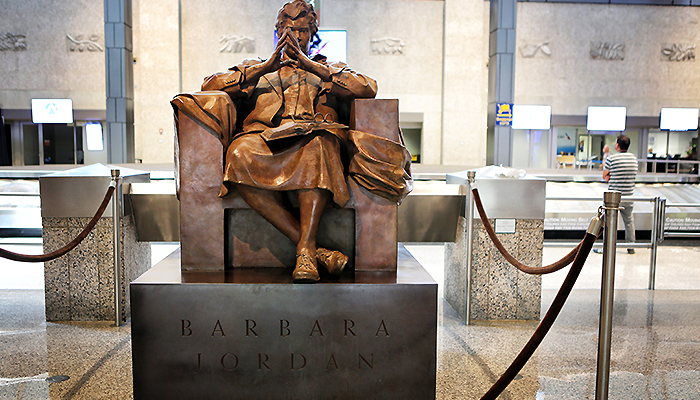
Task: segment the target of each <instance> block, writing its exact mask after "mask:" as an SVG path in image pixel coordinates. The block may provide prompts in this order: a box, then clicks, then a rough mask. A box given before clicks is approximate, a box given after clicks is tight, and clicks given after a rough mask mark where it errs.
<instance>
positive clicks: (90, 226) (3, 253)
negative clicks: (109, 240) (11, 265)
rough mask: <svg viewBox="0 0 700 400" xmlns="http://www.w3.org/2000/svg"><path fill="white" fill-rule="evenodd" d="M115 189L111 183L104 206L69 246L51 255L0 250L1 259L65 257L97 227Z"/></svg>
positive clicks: (32, 259)
mask: <svg viewBox="0 0 700 400" xmlns="http://www.w3.org/2000/svg"><path fill="white" fill-rule="evenodd" d="M114 188H115V184H114V182H112V183H110V185H109V188H108V189H107V193H105V197H104V199H102V204H100V207H99V208H98V209H97V212H96V213H95V215H94V216H93V217H92V219H91V220H90V222H88V224H87V225H86V226H85V228H84V229H83V231H82V232H80V234H79V235H78V236H77V237H76V238H75V239H73V241H71V242H70V243H68V244H67V245H65V246H63V247H61V248H60V249H58V250H55V251H52V252H50V253H46V254H37V255H28V254H19V253H13V252H11V251H8V250H5V249H0V257H3V258H7V259H9V260H13V261H20V262H46V261H51V260H55V259H56V258H58V257H61V256H62V255H65V254H66V253H68V252H69V251H71V250H73V249H74V248H75V247H76V246H77V245H79V244H80V242H82V241H83V239H85V237H87V235H88V234H89V233H90V232H91V231H92V229H93V228H94V227H95V225H97V222H98V221H99V220H100V218H101V217H102V214H104V212H105V209H106V208H107V205H108V204H109V200H110V199H111V198H112V194H114Z"/></svg>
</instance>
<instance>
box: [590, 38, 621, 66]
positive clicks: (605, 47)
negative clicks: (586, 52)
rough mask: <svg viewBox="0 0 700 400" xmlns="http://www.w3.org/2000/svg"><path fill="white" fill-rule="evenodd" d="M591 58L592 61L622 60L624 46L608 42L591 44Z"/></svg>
mask: <svg viewBox="0 0 700 400" xmlns="http://www.w3.org/2000/svg"><path fill="white" fill-rule="evenodd" d="M591 58H592V59H594V60H610V61H614V60H624V59H625V44H624V43H609V42H598V43H593V42H591Z"/></svg>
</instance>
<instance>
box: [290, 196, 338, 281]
mask: <svg viewBox="0 0 700 400" xmlns="http://www.w3.org/2000/svg"><path fill="white" fill-rule="evenodd" d="M297 193H298V196H299V223H300V235H301V236H300V238H299V242H298V243H297V262H296V268H294V272H293V273H292V277H293V278H294V282H297V283H304V282H310V283H312V282H317V281H318V280H319V275H318V267H317V261H316V234H317V233H318V227H319V225H320V223H321V217H322V216H323V211H324V209H325V208H326V204H328V199H329V198H330V192H329V191H327V190H324V189H304V190H299V191H298V192H297Z"/></svg>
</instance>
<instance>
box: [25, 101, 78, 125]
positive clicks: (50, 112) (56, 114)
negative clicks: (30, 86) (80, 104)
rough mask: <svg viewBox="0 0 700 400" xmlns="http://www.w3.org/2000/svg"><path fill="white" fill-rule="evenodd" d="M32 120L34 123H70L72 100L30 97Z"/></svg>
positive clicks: (71, 120)
mask: <svg viewBox="0 0 700 400" xmlns="http://www.w3.org/2000/svg"><path fill="white" fill-rule="evenodd" d="M32 122H33V123H35V124H72V123H73V100H71V99H32Z"/></svg>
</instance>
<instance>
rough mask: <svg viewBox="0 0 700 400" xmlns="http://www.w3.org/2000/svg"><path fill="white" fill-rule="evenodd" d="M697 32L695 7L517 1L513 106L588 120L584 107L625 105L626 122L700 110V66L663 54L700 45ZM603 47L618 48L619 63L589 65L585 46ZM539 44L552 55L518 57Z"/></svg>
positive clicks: (698, 9)
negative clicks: (546, 108) (541, 107)
mask: <svg viewBox="0 0 700 400" xmlns="http://www.w3.org/2000/svg"><path fill="white" fill-rule="evenodd" d="M699 28H700V7H677V6H676V7H658V6H627V5H599V4H563V3H559V4H556V3H555V4H552V3H549V4H547V3H519V4H518V29H517V47H518V52H517V58H516V69H515V82H516V86H515V101H516V103H520V104H549V105H551V106H552V113H553V114H559V115H586V114H587V107H588V106H589V105H600V106H626V107H627V115H631V116H658V115H659V113H660V111H661V107H700V74H698V68H699V67H700V64H698V62H697V60H691V61H669V57H664V55H663V54H662V49H663V48H664V47H670V46H672V45H673V44H680V45H684V46H685V47H686V48H687V46H692V45H700V43H699V42H698V39H700V29H699ZM601 42H605V43H610V44H618V45H624V51H623V53H622V54H623V57H624V58H623V59H619V58H618V59H615V60H608V59H593V58H592V56H591V43H594V44H598V43H601ZM544 43H547V47H548V49H549V50H550V52H551V55H549V56H548V55H546V54H545V53H544V52H543V51H542V49H540V50H538V51H537V52H535V54H534V55H532V56H529V57H527V56H525V55H524V53H526V52H527V51H526V50H528V49H527V48H526V46H539V45H541V44H544ZM534 48H535V47H530V50H529V51H530V52H532V50H533V49H534ZM697 51H698V49H697V48H696V49H695V53H697Z"/></svg>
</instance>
